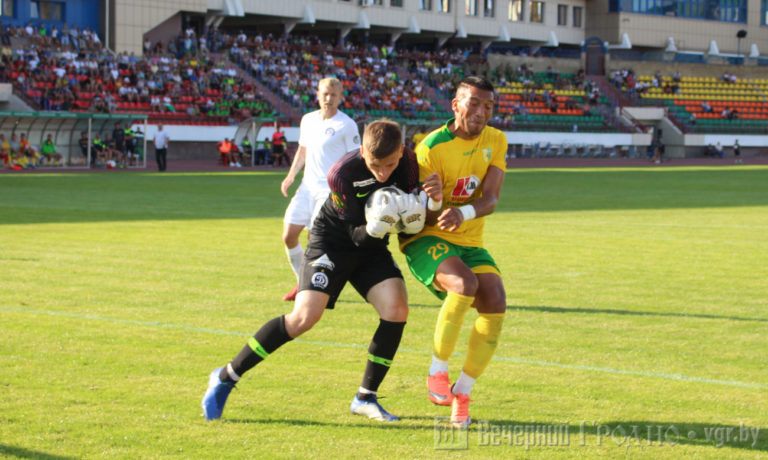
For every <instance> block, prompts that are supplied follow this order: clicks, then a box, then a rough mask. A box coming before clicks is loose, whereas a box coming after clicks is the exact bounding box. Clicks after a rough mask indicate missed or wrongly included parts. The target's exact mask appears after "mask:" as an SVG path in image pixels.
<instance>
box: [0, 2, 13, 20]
mask: <svg viewBox="0 0 768 460" xmlns="http://www.w3.org/2000/svg"><path fill="white" fill-rule="evenodd" d="M0 15H2V16H9V17H13V0H2V2H0Z"/></svg>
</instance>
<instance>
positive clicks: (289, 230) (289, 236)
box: [283, 222, 304, 279]
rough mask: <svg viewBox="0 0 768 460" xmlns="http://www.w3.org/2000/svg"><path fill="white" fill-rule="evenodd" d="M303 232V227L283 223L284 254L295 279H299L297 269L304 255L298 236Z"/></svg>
mask: <svg viewBox="0 0 768 460" xmlns="http://www.w3.org/2000/svg"><path fill="white" fill-rule="evenodd" d="M302 230H304V226H303V225H298V224H292V223H289V222H283V244H284V245H285V253H286V254H287V255H288V261H289V262H290V264H291V268H292V269H293V273H294V274H295V275H296V279H299V268H300V267H301V258H302V256H303V255H304V249H303V248H302V247H301V243H299V235H301V231H302Z"/></svg>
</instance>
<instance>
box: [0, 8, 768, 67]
mask: <svg viewBox="0 0 768 460" xmlns="http://www.w3.org/2000/svg"><path fill="white" fill-rule="evenodd" d="M0 5H1V9H0V11H1V12H2V16H1V17H0V20H2V22H3V23H4V24H6V25H8V24H10V25H14V26H23V25H27V24H30V23H31V24H33V25H34V24H39V23H44V24H46V25H47V26H48V27H49V28H50V27H52V26H53V25H56V26H58V27H59V28H61V27H62V26H63V25H64V24H65V23H66V24H69V25H77V26H79V27H81V28H84V27H88V28H89V29H91V30H98V31H99V34H100V36H101V37H102V39H103V40H102V41H104V42H105V43H106V44H107V45H108V46H109V47H110V48H113V49H115V50H116V51H128V52H134V53H137V54H138V53H141V51H142V43H143V42H144V40H145V39H146V38H149V39H150V40H161V39H165V40H167V39H169V38H171V37H173V36H174V35H175V34H178V33H179V32H180V31H181V30H183V29H185V28H187V27H188V26H192V27H193V28H195V29H198V31H200V30H202V29H203V28H204V27H205V26H206V25H208V26H211V25H216V26H218V27H221V28H223V29H229V30H239V29H242V30H245V31H246V33H247V32H269V33H273V34H283V33H290V32H297V33H298V32H303V33H312V34H317V35H321V36H327V37H330V38H333V39H339V38H345V39H346V38H354V39H357V40H359V41H366V40H371V41H375V42H378V43H386V42H389V43H394V42H397V43H408V44H419V45H423V46H434V47H439V46H441V45H443V44H445V43H447V42H448V41H450V42H451V44H455V45H459V46H466V45H473V46H480V47H488V46H490V45H491V44H493V45H496V46H502V47H503V46H533V47H536V46H544V47H557V46H562V47H564V48H568V47H569V46H570V47H579V46H580V45H582V44H583V43H584V42H585V40H587V39H590V38H596V39H598V40H599V41H601V42H605V43H608V44H609V46H610V47H613V48H620V49H621V48H625V49H629V48H632V49H635V50H639V51H654V50H657V51H663V50H674V51H681V52H683V51H687V52H691V53H694V54H695V53H707V54H715V55H717V54H723V55H737V54H742V55H749V54H752V55H753V57H757V55H759V53H760V48H763V51H764V52H768V1H767V0H705V1H702V0H599V1H597V0H591V1H586V0H281V1H267V0H165V1H162V2H158V1H154V0H68V1H66V2H64V1H36V0H0Z"/></svg>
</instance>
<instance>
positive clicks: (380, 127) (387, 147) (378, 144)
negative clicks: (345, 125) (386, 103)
mask: <svg viewBox="0 0 768 460" xmlns="http://www.w3.org/2000/svg"><path fill="white" fill-rule="evenodd" d="M402 144H403V133H402V131H401V130H400V125H398V124H397V123H395V122H394V121H392V120H386V119H381V120H376V121H374V122H372V123H370V124H368V126H366V127H365V131H364V132H363V147H364V148H365V151H366V152H368V153H370V154H371V155H373V157H374V158H377V159H381V158H386V157H388V156H390V155H392V154H393V153H395V152H396V151H397V149H398V148H399V147H400V146H401V145H402Z"/></svg>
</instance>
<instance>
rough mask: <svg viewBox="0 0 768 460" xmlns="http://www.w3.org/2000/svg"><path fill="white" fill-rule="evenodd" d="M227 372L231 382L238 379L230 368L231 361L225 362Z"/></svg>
mask: <svg viewBox="0 0 768 460" xmlns="http://www.w3.org/2000/svg"><path fill="white" fill-rule="evenodd" d="M227 374H229V378H231V379H232V381H233V382H237V381H239V380H240V376H239V375H237V374H236V373H235V370H234V369H232V363H229V364H227Z"/></svg>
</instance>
